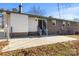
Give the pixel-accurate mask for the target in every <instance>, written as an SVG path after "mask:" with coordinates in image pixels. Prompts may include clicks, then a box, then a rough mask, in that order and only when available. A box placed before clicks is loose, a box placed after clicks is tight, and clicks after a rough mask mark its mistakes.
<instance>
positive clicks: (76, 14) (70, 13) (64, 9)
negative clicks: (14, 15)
mask: <svg viewBox="0 0 79 59" xmlns="http://www.w3.org/2000/svg"><path fill="white" fill-rule="evenodd" d="M18 5H19V3H0V8H4V9H8V10H11V9H12V8H18ZM33 6H36V7H40V8H41V9H43V10H45V12H46V13H45V16H52V17H56V18H64V19H69V20H72V19H74V18H78V19H79V4H78V3H72V4H71V3H60V4H59V7H60V16H61V17H59V14H58V6H57V3H39V4H38V3H24V4H22V8H23V12H24V13H28V11H29V10H30V9H31V8H32V7H33Z"/></svg>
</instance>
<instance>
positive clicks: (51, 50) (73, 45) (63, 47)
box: [0, 40, 79, 56]
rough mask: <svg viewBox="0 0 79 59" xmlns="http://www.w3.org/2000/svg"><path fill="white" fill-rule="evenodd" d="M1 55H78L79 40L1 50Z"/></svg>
mask: <svg viewBox="0 0 79 59" xmlns="http://www.w3.org/2000/svg"><path fill="white" fill-rule="evenodd" d="M0 55H1V56H76V55H79V40H76V41H71V42H65V43H64V42H62V43H56V44H50V45H44V46H38V47H33V48H28V49H18V50H14V51H8V52H4V53H2V52H0Z"/></svg>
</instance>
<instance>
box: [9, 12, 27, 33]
mask: <svg viewBox="0 0 79 59" xmlns="http://www.w3.org/2000/svg"><path fill="white" fill-rule="evenodd" d="M10 20H11V27H12V33H25V32H26V33H28V16H27V15H22V14H15V13H11V15H10Z"/></svg>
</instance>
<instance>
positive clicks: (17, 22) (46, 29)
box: [2, 11, 79, 37]
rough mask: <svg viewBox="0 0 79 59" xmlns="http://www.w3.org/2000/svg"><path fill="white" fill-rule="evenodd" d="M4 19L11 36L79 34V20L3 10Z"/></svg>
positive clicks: (5, 27) (6, 29) (6, 30)
mask: <svg viewBox="0 0 79 59" xmlns="http://www.w3.org/2000/svg"><path fill="white" fill-rule="evenodd" d="M2 15H3V17H2V20H3V26H4V29H5V32H6V33H8V34H9V35H10V36H11V37H17V36H19V37H21V36H24V37H26V36H28V35H60V34H78V33H79V22H76V21H68V20H63V19H56V18H50V17H44V16H37V15H30V14H25V13H19V12H12V11H3V12H2Z"/></svg>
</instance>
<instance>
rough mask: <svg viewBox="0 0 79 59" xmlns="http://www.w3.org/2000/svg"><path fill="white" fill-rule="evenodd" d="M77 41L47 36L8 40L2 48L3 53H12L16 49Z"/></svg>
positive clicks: (63, 37)
mask: <svg viewBox="0 0 79 59" xmlns="http://www.w3.org/2000/svg"><path fill="white" fill-rule="evenodd" d="M72 40H77V39H76V38H71V37H67V36H49V37H40V38H16V39H9V45H7V46H6V47H4V48H3V50H2V51H3V52H5V51H12V50H16V49H24V48H31V47H36V46H41V45H47V44H54V43H58V42H67V41H72Z"/></svg>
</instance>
